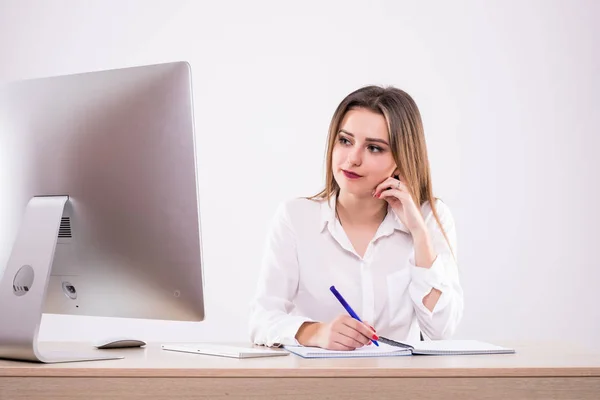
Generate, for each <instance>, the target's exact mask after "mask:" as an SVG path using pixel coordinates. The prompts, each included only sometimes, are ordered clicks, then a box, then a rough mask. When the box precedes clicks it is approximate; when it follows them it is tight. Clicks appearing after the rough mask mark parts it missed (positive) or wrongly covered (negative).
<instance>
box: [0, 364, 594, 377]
mask: <svg viewBox="0 0 600 400" xmlns="http://www.w3.org/2000/svg"><path fill="white" fill-rule="evenodd" d="M0 377H81V378H84V377H85V378H94V377H102V378H106V377H119V378H123V377H136V378H145V377H147V378H189V377H197V378H224V377H227V378H257V377H263V378H327V377H330V378H460V377H462V378H468V377H478V378H485V377H488V378H489V377H600V367H572V368H571V367H561V368H554V367H550V368H535V367H532V368H478V369H472V368H434V369H432V368H420V369H417V368H390V369H384V368H324V369H309V368H301V369H289V370H286V369H263V368H251V369H242V368H235V369H226V368H205V369H204V368H126V369H125V368H124V369H120V368H43V366H42V367H31V368H29V367H23V366H19V367H3V368H0Z"/></svg>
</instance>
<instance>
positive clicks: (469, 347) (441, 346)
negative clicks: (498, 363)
mask: <svg viewBox="0 0 600 400" xmlns="http://www.w3.org/2000/svg"><path fill="white" fill-rule="evenodd" d="M410 345H411V346H413V347H414V350H413V354H433V355H435V354H439V355H443V354H499V353H514V350H513V349H509V348H506V347H502V346H497V345H494V344H491V343H486V342H481V341H478V340H426V341H422V342H421V341H419V342H411V343H410Z"/></svg>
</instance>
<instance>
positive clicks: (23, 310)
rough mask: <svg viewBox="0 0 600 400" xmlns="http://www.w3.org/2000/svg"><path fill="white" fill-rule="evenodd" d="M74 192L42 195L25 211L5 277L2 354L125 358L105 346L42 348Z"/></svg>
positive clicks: (0, 289)
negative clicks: (44, 316) (68, 206)
mask: <svg viewBox="0 0 600 400" xmlns="http://www.w3.org/2000/svg"><path fill="white" fill-rule="evenodd" d="M68 200H69V197H68V196H39V197H38V196H36V197H33V198H32V199H31V200H30V201H29V203H28V204H27V207H26V209H25V214H24V216H23V220H22V223H21V226H20V228H19V232H18V234H17V238H16V240H15V242H14V245H13V249H12V252H11V255H10V258H9V260H8V264H7V265H6V268H5V270H4V274H3V275H2V278H1V280H0V321H2V329H0V359H2V358H4V359H11V360H21V361H33V362H43V363H57V362H72V361H92V360H109V359H118V358H123V357H122V356H117V355H114V354H112V355H109V354H106V353H104V352H102V351H100V350H93V349H92V348H91V346H90V351H89V352H74V353H71V352H65V351H40V349H39V348H38V333H39V328H40V323H41V321H42V310H43V305H44V299H45V298H46V288H47V287H48V280H49V278H50V270H51V268H52V261H53V260H54V251H55V249H56V242H57V238H58V231H59V228H60V221H61V217H62V215H63V212H64V209H65V205H66V203H67V201H68Z"/></svg>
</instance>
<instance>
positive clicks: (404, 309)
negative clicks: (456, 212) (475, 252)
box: [250, 86, 463, 350]
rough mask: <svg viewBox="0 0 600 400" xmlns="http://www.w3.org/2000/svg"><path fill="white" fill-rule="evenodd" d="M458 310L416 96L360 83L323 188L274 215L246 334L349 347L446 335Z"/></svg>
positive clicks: (451, 257)
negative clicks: (381, 338) (381, 340)
mask: <svg viewBox="0 0 600 400" xmlns="http://www.w3.org/2000/svg"><path fill="white" fill-rule="evenodd" d="M332 285H333V286H335V287H336V289H337V290H338V291H339V292H340V293H341V294H342V295H343V296H344V298H345V299H346V301H347V302H348V304H350V306H351V307H352V308H353V309H354V311H355V312H356V313H357V314H358V315H359V317H360V318H361V319H362V320H363V321H364V322H363V323H361V322H359V321H357V320H355V319H353V318H352V317H350V316H349V315H348V313H347V312H346V310H345V309H344V308H343V307H342V306H341V304H340V303H339V301H338V300H337V299H336V297H335V296H334V295H333V294H332V292H331V291H330V289H329V288H330V286H332ZM462 313H463V292H462V288H461V286H460V282H459V275H458V268H457V263H456V232H455V227H454V221H453V218H452V215H451V213H450V210H449V209H448V207H447V206H446V205H445V204H444V203H442V202H441V200H439V199H437V198H435V197H434V196H433V191H432V185H431V176H430V168H429V161H428V156H427V149H426V144H425V138H424V133H423V124H422V121H421V116H420V113H419V110H418V108H417V105H416V104H415V102H414V101H413V99H412V98H411V97H410V96H409V95H408V94H407V93H405V92H404V91H402V90H400V89H397V88H393V87H388V88H382V87H376V86H368V87H364V88H361V89H359V90H356V91H355V92H353V93H350V94H349V95H348V96H347V97H346V98H345V99H344V100H343V101H342V102H341V104H340V105H339V106H338V108H337V109H336V111H335V113H334V115H333V118H332V121H331V124H330V127H329V138H328V147H327V173H326V182H325V188H324V189H323V191H322V192H321V193H319V194H317V195H316V196H313V197H311V198H301V199H294V200H289V201H287V202H285V203H283V204H282V205H281V207H280V208H279V210H278V211H277V213H276V216H275V219H274V221H273V225H272V227H271V230H270V233H269V236H268V240H267V243H266V249H265V254H264V259H263V264H262V270H261V276H260V278H259V286H258V290H257V293H256V298H255V299H254V301H253V304H252V310H251V314H250V336H251V340H252V341H253V342H254V343H255V344H261V345H266V346H279V345H285V344H293V345H298V344H300V345H304V346H317V347H322V348H326V349H332V350H352V349H356V348H359V347H362V346H364V345H368V344H370V343H371V339H374V340H377V338H378V335H382V336H385V337H388V338H390V339H394V340H399V341H403V340H407V341H411V340H419V336H420V333H421V332H422V333H424V334H425V335H426V336H427V337H429V338H430V339H441V338H447V337H449V336H451V335H452V333H453V332H454V330H455V328H456V326H457V325H458V323H459V321H460V319H461V317H462Z"/></svg>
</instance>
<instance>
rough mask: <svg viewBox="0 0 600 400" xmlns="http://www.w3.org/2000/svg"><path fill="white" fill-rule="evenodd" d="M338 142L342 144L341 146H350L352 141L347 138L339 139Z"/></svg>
mask: <svg viewBox="0 0 600 400" xmlns="http://www.w3.org/2000/svg"><path fill="white" fill-rule="evenodd" d="M338 142H340V143H341V144H350V141H349V140H348V139H346V138H345V137H340V138H339V139H338Z"/></svg>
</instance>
